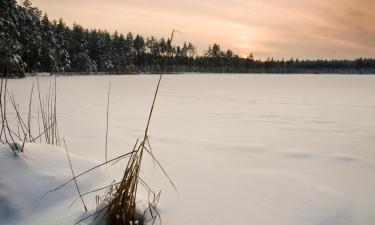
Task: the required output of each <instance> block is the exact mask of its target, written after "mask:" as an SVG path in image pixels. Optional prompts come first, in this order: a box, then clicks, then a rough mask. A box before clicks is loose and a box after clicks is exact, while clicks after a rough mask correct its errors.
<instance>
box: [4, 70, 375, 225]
mask: <svg viewBox="0 0 375 225" xmlns="http://www.w3.org/2000/svg"><path fill="white" fill-rule="evenodd" d="M157 79H158V76H152V75H144V76H59V77H57V85H58V92H57V95H58V96H57V102H58V104H57V107H58V109H57V111H58V123H59V129H60V133H61V137H63V138H65V139H66V141H67V145H68V149H69V151H70V152H71V153H72V164H73V167H74V169H75V172H76V173H79V172H80V171H83V170H85V169H88V168H90V167H92V166H94V165H96V164H98V163H101V162H103V161H104V146H105V127H106V101H107V89H108V83H109V81H111V83H112V85H111V98H110V111H109V118H110V120H109V145H108V151H109V157H115V156H118V155H121V154H124V153H126V152H128V151H130V150H131V148H132V146H133V145H134V142H135V140H136V139H137V138H140V137H142V135H143V132H144V128H145V125H146V120H147V115H148V113H149V107H150V106H151V102H152V97H153V92H154V89H155V86H156V82H157ZM39 81H40V84H41V86H42V88H44V90H46V89H47V87H48V83H49V81H50V78H49V77H40V78H39ZM33 82H35V78H27V79H22V80H10V81H9V88H10V89H13V91H14V93H15V97H16V100H17V102H18V103H19V104H20V107H21V109H22V108H23V111H26V108H27V103H28V100H29V94H30V89H31V85H32V83H33ZM35 101H36V100H35ZM34 116H35V115H34ZM149 134H150V137H151V145H152V147H153V151H154V153H155V155H156V156H157V158H158V159H159V161H160V162H161V163H162V164H163V165H164V167H165V169H166V170H167V172H168V174H169V176H170V177H171V178H172V179H173V181H174V182H175V184H176V186H177V188H178V193H176V192H175V191H174V190H173V188H172V187H171V185H170V184H169V183H168V180H167V179H166V178H165V177H164V176H163V175H162V173H161V172H160V170H159V169H158V168H157V167H154V165H153V163H152V161H151V160H150V159H146V162H145V163H144V164H143V166H144V171H143V174H142V175H143V176H144V177H145V180H147V181H148V182H149V184H150V185H151V186H152V187H153V188H154V189H155V190H159V189H160V190H161V191H162V196H161V201H160V205H159V210H160V213H161V216H162V224H164V225H172V224H179V225H191V224H202V225H227V224H254V225H354V224H355V225H373V224H375V191H374V190H375V76H349V75H341V76H340V75H337V76H336V75H327V76H321V75H320V76H318V75H311V76H310V75H204V76H199V75H174V76H164V78H163V81H162V83H161V87H160V92H159V96H158V99H157V103H156V108H155V111H154V115H153V118H152V122H151V128H150V131H149ZM123 164H124V163H123ZM121 173H122V170H121V168H119V167H106V168H102V169H100V170H98V171H96V172H95V173H92V174H89V175H88V176H85V177H83V178H82V179H80V180H78V183H79V185H80V187H81V189H82V191H83V192H85V191H89V190H92V189H95V188H98V187H101V186H104V185H107V184H109V182H110V181H111V180H113V179H114V178H118V177H119V176H120V175H121ZM70 177H71V174H70V170H69V164H68V162H67V159H66V155H65V152H64V151H63V150H62V149H59V148H55V147H50V146H46V145H40V144H29V145H26V148H25V153H24V154H23V155H22V158H21V159H15V158H14V157H12V153H11V151H9V149H8V148H7V147H6V146H3V147H1V148H0V223H1V224H2V225H3V224H4V225H18V224H19V225H23V224H32V225H33V224H35V225H36V224H38V225H42V224H46V225H54V224H72V223H74V222H75V221H77V220H78V219H79V218H80V216H83V215H84V213H83V212H84V211H83V208H82V206H81V204H80V202H79V201H77V202H76V203H75V204H74V205H73V206H72V207H71V208H69V205H70V204H71V202H72V201H73V200H74V199H75V198H76V197H77V194H76V190H75V186H74V184H70V185H67V186H66V187H64V188H63V189H61V190H59V191H56V192H52V193H50V194H47V195H45V194H46V192H48V191H49V190H51V189H52V188H55V187H57V186H58V185H59V184H62V183H63V182H64V181H66V180H67V179H69V178H70ZM85 197H86V198H85V200H86V203H87V205H88V207H89V208H90V209H93V205H94V195H90V196H85Z"/></svg>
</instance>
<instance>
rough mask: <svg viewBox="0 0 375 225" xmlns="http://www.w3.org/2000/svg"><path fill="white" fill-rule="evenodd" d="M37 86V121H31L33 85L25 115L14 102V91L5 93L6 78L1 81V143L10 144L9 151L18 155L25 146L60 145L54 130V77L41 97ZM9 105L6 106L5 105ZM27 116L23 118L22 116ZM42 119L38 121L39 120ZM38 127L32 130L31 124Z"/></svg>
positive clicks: (6, 88)
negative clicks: (41, 143)
mask: <svg viewBox="0 0 375 225" xmlns="http://www.w3.org/2000/svg"><path fill="white" fill-rule="evenodd" d="M36 80H37V84H38V89H37V91H38V97H39V104H38V110H37V114H38V116H37V118H38V120H37V121H34V122H33V121H32V120H33V116H32V113H33V111H32V105H33V95H34V84H33V85H32V87H31V91H30V97H29V101H28V112H27V113H21V112H20V109H19V105H18V104H17V103H16V100H15V97H14V94H13V91H11V90H8V79H7V78H6V77H5V78H4V77H2V78H1V83H0V121H1V130H0V142H1V143H3V144H7V145H9V147H10V148H11V150H12V151H13V152H14V154H15V155H16V156H17V153H18V152H23V150H24V146H25V143H27V142H29V143H31V142H37V141H39V142H45V143H47V144H52V145H60V138H59V130H58V127H57V110H56V105H57V104H56V103H57V95H56V93H57V91H56V87H57V82H56V77H55V79H54V82H53V83H52V79H51V80H50V84H49V90H48V94H47V95H46V96H42V94H41V90H40V87H39V81H38V79H36ZM9 103H10V104H11V105H10V107H8V104H9ZM13 114H14V115H15V118H14V119H13V118H9V115H13ZM25 115H26V116H25ZM40 116H41V120H40ZM35 124H36V125H37V131H36V128H34V129H32V127H33V125H35Z"/></svg>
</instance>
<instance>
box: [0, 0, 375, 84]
mask: <svg viewBox="0 0 375 225" xmlns="http://www.w3.org/2000/svg"><path fill="white" fill-rule="evenodd" d="M0 2H1V3H0V70H1V71H0V73H1V74H2V76H10V77H12V76H13V77H23V76H25V74H37V73H42V72H44V73H50V74H54V73H59V74H95V73H103V74H138V73H158V72H160V71H161V70H163V72H166V73H312V74H315V73H316V74H319V73H335V74H344V73H345V74H371V73H375V59H374V58H358V59H354V60H349V59H332V60H327V59H322V60H300V59H293V58H292V59H288V60H284V59H282V60H275V59H273V58H268V59H266V60H261V59H255V58H254V56H253V54H251V53H249V56H248V57H240V56H238V55H237V54H235V53H234V52H233V51H232V50H229V49H228V50H223V49H222V48H221V47H220V45H219V44H216V43H214V44H212V45H210V46H209V47H208V49H207V50H205V51H204V53H203V54H197V50H196V47H195V46H194V45H193V44H192V43H186V42H185V43H184V44H183V45H181V46H178V45H174V44H172V43H171V40H170V39H169V38H161V39H157V38H155V37H153V36H151V37H146V38H145V37H143V36H142V35H138V34H137V35H134V34H132V33H131V32H129V33H127V34H126V35H124V34H121V33H118V32H117V31H116V32H114V33H109V32H108V31H106V30H97V29H92V30H89V29H86V28H84V27H82V26H80V25H78V24H74V25H73V26H72V27H69V26H67V25H66V23H65V22H64V21H63V19H59V20H58V21H56V20H50V19H49V18H48V15H47V14H46V13H43V12H42V11H41V10H40V9H38V8H37V7H34V6H33V5H32V3H31V1H30V0H25V1H23V2H22V4H19V3H17V2H16V1H15V0H1V1H0Z"/></svg>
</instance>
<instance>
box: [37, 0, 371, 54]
mask: <svg viewBox="0 0 375 225" xmlns="http://www.w3.org/2000/svg"><path fill="white" fill-rule="evenodd" d="M33 3H34V5H35V6H37V7H39V8H40V9H42V10H43V11H45V12H47V14H48V15H49V17H50V19H58V18H60V17H61V18H63V19H64V21H66V23H67V24H68V25H72V24H73V23H74V22H76V23H78V24H80V25H82V26H84V27H87V28H90V29H91V28H98V29H103V30H104V29H106V30H109V31H110V32H114V31H115V30H117V31H119V32H121V33H127V32H129V31H130V32H132V33H134V34H142V35H145V36H151V35H154V36H155V37H158V38H160V37H162V36H164V37H167V36H169V34H170V32H171V31H172V29H177V30H179V31H181V32H182V33H183V34H179V35H176V39H175V43H177V44H181V43H183V41H190V42H192V43H193V44H195V45H196V46H197V48H198V53H202V52H203V50H204V49H207V48H208V45H210V44H212V43H214V42H216V43H219V44H220V45H221V46H222V48H223V49H227V48H229V49H232V50H234V51H235V52H236V53H237V54H239V55H241V56H246V55H248V54H249V53H251V52H252V53H253V54H254V55H255V58H262V59H264V58H267V57H274V58H278V59H281V58H285V59H289V58H291V57H294V58H295V57H298V58H312V59H314V58H349V59H351V58H355V57H375V10H374V9H375V1H374V0H357V1H350V0H331V1H324V0H265V1H264V0H252V1H244V0H242V1H241V0H221V1H214V0H206V1H199V0H184V1H182V0H159V1H151V0H80V1H76V0H48V1H47V0H34V1H33Z"/></svg>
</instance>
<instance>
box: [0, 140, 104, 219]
mask: <svg viewBox="0 0 375 225" xmlns="http://www.w3.org/2000/svg"><path fill="white" fill-rule="evenodd" d="M71 160H72V164H73V166H74V170H75V172H76V174H77V173H79V172H82V171H83V170H86V169H88V168H91V167H93V166H95V165H97V164H98V163H97V162H95V161H88V160H85V159H83V158H80V157H77V156H74V155H71ZM0 174H1V176H0V218H1V224H3V225H13V224H30V225H33V224H38V225H41V224H46V225H47V224H74V223H75V221H76V220H77V218H79V216H80V215H81V214H82V213H83V207H82V205H80V203H79V202H77V203H76V204H74V205H73V206H72V207H71V208H69V206H70V204H71V203H72V202H73V201H74V200H75V199H76V198H77V196H78V195H77V191H76V189H75V186H74V184H73V183H71V184H68V185H66V186H65V187H63V188H61V189H59V190H57V191H54V192H50V193H49V191H50V190H52V189H54V188H56V187H58V186H60V185H61V184H63V183H64V182H66V181H67V180H69V179H70V178H71V177H72V175H71V171H70V169H69V164H68V160H67V157H66V152H65V150H64V149H62V148H58V147H54V146H50V145H44V144H27V145H26V147H25V150H24V153H20V154H19V157H16V156H15V155H14V153H13V152H12V151H11V150H10V149H9V147H8V146H0ZM103 177H104V173H103V171H101V170H98V171H95V172H94V173H92V174H88V175H87V176H84V177H82V178H80V179H79V180H78V184H79V186H80V189H81V191H82V192H85V191H89V188H92V187H93V186H96V185H97V184H95V182H98V181H100V180H101V179H102V178H103ZM86 200H87V203H90V204H91V201H88V199H86Z"/></svg>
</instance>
